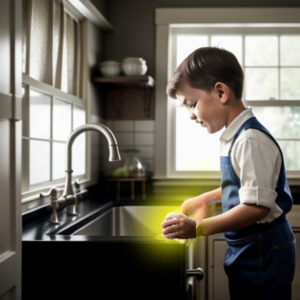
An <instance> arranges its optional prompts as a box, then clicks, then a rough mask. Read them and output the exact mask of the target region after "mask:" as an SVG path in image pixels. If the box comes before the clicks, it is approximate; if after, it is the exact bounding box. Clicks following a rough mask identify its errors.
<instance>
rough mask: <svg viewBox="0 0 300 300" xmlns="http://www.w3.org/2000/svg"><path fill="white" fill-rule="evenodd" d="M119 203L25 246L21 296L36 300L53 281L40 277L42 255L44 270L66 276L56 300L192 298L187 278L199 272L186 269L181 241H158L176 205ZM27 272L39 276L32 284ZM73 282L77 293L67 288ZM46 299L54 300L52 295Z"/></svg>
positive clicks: (98, 210) (49, 292)
mask: <svg viewBox="0 0 300 300" xmlns="http://www.w3.org/2000/svg"><path fill="white" fill-rule="evenodd" d="M120 204H121V203H118V204H117V205H111V204H107V205H106V206H104V207H101V208H99V209H97V210H95V211H93V212H92V213H90V214H88V215H86V216H84V217H83V218H79V220H78V221H77V222H75V223H72V224H70V226H68V227H64V229H62V230H58V231H52V234H51V235H49V238H48V239H46V240H45V241H44V242H40V241H37V242H34V243H32V242H30V241H28V242H23V255H24V259H23V261H24V263H23V274H24V276H23V278H24V282H23V286H24V289H23V294H24V295H26V296H27V298H28V299H38V297H39V296H40V295H41V294H42V292H44V291H45V290H46V289H47V286H48V283H49V281H51V278H52V277H51V273H47V272H44V273H45V274H46V275H43V276H40V275H38V274H41V272H42V270H43V268H45V266H44V265H43V264H41V261H40V253H43V255H45V257H47V265H48V266H55V268H57V269H58V271H60V272H64V273H65V274H66V276H65V278H64V286H65V288H64V289H62V290H60V296H61V298H60V299H64V298H78V297H79V298H81V299H95V298H103V295H109V298H107V297H106V296H105V297H104V299H123V298H128V299H131V300H140V299H143V300H148V299H149V300H150V299H151V300H152V299H174V300H186V299H192V298H190V287H191V285H190V283H189V281H188V276H194V277H196V278H197V276H199V274H198V273H199V271H201V270H199V269H196V270H187V259H188V251H187V245H183V244H182V242H180V243H178V241H182V240H176V239H175V240H168V239H166V238H164V237H163V236H162V228H161V224H162V222H163V221H164V219H165V217H166V215H167V214H169V213H172V212H178V210H179V206H169V205H165V206H163V205H152V204H149V205H147V204H143V205H134V204H131V205H130V204H129V205H127V204H124V205H120ZM29 272H34V274H37V276H35V278H34V280H32V278H31V277H30V276H26V274H29ZM200 276H201V274H200ZM201 278H202V277H201ZM74 283H76V288H74V289H73V288H69V287H70V286H72V285H74ZM37 286H38V287H39V288H38V289H37V288H36V287H37ZM47 295H48V296H50V298H55V297H56V296H57V295H56V290H55V289H50V291H47Z"/></svg>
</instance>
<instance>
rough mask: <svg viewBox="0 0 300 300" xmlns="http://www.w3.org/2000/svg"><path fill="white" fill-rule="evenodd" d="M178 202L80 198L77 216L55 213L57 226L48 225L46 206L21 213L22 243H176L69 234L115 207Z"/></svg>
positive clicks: (164, 240)
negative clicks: (57, 221)
mask: <svg viewBox="0 0 300 300" xmlns="http://www.w3.org/2000/svg"><path fill="white" fill-rule="evenodd" d="M180 204H181V203H179V202H178V201H168V202H157V201H150V200H148V201H147V200H141V199H137V200H113V199H99V198H97V197H95V196H92V195H89V193H88V191H86V193H85V195H83V197H81V198H80V200H79V201H78V204H77V208H76V211H77V212H78V213H79V214H78V216H70V215H67V211H66V209H64V210H62V211H60V212H58V213H57V217H58V220H59V222H60V224H50V223H49V220H50V216H51V207H50V206H49V205H47V204H45V205H43V206H41V207H39V208H36V209H34V210H31V211H28V212H25V213H23V215H22V221H23V231H22V241H23V242H30V241H35V242H37V241H74V242H76V241H90V242H106V243H107V242H114V243H115V242H122V243H126V242H130V243H132V242H143V243H144V242H147V243H149V242H151V243H170V244H173V245H174V244H179V243H178V242H176V241H175V240H174V241H172V240H167V239H163V240H160V239H155V238H154V237H153V238H151V237H142V236H138V237H133V236H130V237H128V236H84V235H72V233H73V232H74V231H76V230H77V229H79V228H81V227H83V226H84V225H85V224H87V223H89V222H90V221H92V220H93V219H95V218H96V217H98V216H99V215H101V214H102V213H104V212H105V211H107V210H109V209H110V208H112V207H115V206H125V205H126V206H127V205H130V206H132V205H134V206H137V205H138V206H177V205H178V207H179V206H180Z"/></svg>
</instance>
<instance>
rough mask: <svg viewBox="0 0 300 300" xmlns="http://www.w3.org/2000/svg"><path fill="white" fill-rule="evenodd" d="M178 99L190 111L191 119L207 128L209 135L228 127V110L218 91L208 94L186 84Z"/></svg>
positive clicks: (177, 96)
mask: <svg viewBox="0 0 300 300" xmlns="http://www.w3.org/2000/svg"><path fill="white" fill-rule="evenodd" d="M176 98H177V99H178V100H179V101H180V103H181V104H182V105H184V106H186V107H187V108H188V109H189V111H190V118H191V119H192V120H195V121H196V122H197V123H199V124H201V126H203V127H205V128H207V131H208V132H209V133H215V132H217V131H219V130H221V129H222V128H223V127H224V126H226V125H227V120H228V113H227V109H226V107H225V106H224V103H222V100H221V99H222V98H221V94H220V93H219V92H218V91H217V90H216V89H212V91H211V92H206V91H204V90H201V89H198V88H197V89H195V88H192V87H190V86H189V85H188V84H187V83H185V82H184V83H182V84H181V85H180V88H179V89H178V90H177V93H176Z"/></svg>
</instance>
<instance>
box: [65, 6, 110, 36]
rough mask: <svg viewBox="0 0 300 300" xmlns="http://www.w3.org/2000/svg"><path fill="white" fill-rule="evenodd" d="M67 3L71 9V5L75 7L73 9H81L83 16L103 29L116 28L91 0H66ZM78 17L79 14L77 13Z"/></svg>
mask: <svg viewBox="0 0 300 300" xmlns="http://www.w3.org/2000/svg"><path fill="white" fill-rule="evenodd" d="M65 3H66V4H67V5H66V6H67V7H68V9H69V10H70V11H71V9H70V6H71V7H73V10H74V9H75V10H77V11H79V12H80V14H81V15H82V16H84V17H85V18H86V19H88V20H89V21H91V22H92V23H93V24H95V25H96V26H98V27H99V28H100V29H102V30H103V31H112V30H113V29H114V28H113V26H112V25H111V24H110V23H109V22H108V21H107V20H106V18H105V17H104V16H103V15H102V14H101V12H100V11H99V10H98V9H97V8H96V7H95V6H94V5H93V4H92V3H91V2H90V1H89V0H64V4H65ZM77 17H79V16H78V15H77Z"/></svg>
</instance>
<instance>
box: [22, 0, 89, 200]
mask: <svg viewBox="0 0 300 300" xmlns="http://www.w3.org/2000/svg"><path fill="white" fill-rule="evenodd" d="M62 2H63V4H64V6H63V7H64V9H63V11H64V12H65V13H67V14H68V15H69V16H70V17H71V18H72V19H73V20H74V21H75V22H76V23H77V26H78V36H77V45H78V46H79V44H81V45H82V48H81V49H80V47H78V49H77V51H76V56H77V66H76V68H75V69H76V74H75V78H74V82H76V83H77V84H76V85H77V88H76V95H73V94H69V93H66V92H64V91H62V90H61V89H59V88H57V87H55V82H53V76H52V73H51V85H50V84H47V83H44V82H41V81H38V80H36V79H34V78H32V77H30V76H29V69H30V68H29V53H30V44H29V40H30V34H28V33H27V36H26V65H25V72H23V73H22V86H23V88H25V90H26V95H25V97H24V96H23V103H22V110H23V121H22V123H23V126H24V125H25V126H26V127H27V126H28V127H27V128H25V132H26V133H27V135H28V133H29V118H30V116H29V91H30V89H32V90H34V91H37V92H39V93H41V94H45V95H47V96H49V97H51V127H52V122H53V119H52V114H53V112H52V110H53V102H54V99H57V100H60V101H64V102H67V103H70V104H71V105H72V116H73V107H74V105H76V106H78V107H81V108H83V109H84V111H85V120H86V122H87V119H88V117H87V105H88V104H87V101H86V99H85V92H86V91H85V88H86V85H85V84H84V83H83V84H82V87H81V89H79V77H80V72H83V73H85V63H86V61H85V59H84V57H83V54H85V53H86V48H87V45H86V43H84V42H82V41H81V40H82V39H84V36H85V33H86V30H87V27H86V26H83V25H84V24H83V22H82V21H81V19H80V18H81V15H80V13H79V12H78V11H76V10H75V9H74V8H73V7H72V6H70V5H69V4H68V2H67V1H65V0H63V1H62ZM25 30H26V31H27V32H28V28H26V29H25ZM51 45H52V39H51ZM79 49H80V50H81V51H79ZM51 60H52V56H51ZM51 72H52V67H51ZM85 76H86V74H83V75H82V77H85ZM60 77H61V76H60ZM60 80H61V78H60ZM72 130H73V129H72ZM23 132H24V131H23ZM23 139H26V137H23V133H22V140H23ZM28 140H30V137H29V139H28ZM35 140H36V139H35ZM53 141H54V140H53V139H52V137H51V138H50V139H49V142H50V143H51V146H50V169H52V143H53ZM89 144H90V137H89V135H88V134H86V145H85V153H86V157H85V174H84V175H78V176H73V178H72V179H73V180H79V179H80V182H81V183H83V184H84V185H86V184H87V183H88V182H90V181H91V168H90V166H89V164H88V162H89V158H90V156H91V151H90V145H89ZM29 151H30V150H29V143H28V146H27V147H23V149H22V161H23V168H22V203H26V202H29V201H32V200H35V199H37V198H39V197H40V194H41V193H47V192H48V191H49V189H50V188H51V187H53V186H54V185H55V186H56V187H57V188H58V189H59V190H63V188H64V185H65V178H62V179H58V180H53V181H48V182H43V183H38V184H34V185H32V187H30V185H29V176H30V174H29V167H30V165H29V164H30V161H29V159H30V158H29V155H30V152H29ZM24 162H25V163H24ZM50 172H51V170H50ZM24 186H25V187H26V189H25V190H23V187H24Z"/></svg>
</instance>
